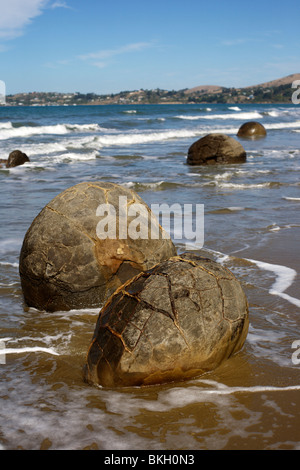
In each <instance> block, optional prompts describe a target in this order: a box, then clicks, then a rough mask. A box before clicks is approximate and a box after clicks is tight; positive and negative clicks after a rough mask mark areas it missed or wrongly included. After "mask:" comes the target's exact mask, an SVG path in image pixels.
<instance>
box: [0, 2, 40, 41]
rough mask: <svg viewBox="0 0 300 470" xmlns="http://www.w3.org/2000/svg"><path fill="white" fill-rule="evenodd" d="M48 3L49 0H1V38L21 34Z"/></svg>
mask: <svg viewBox="0 0 300 470" xmlns="http://www.w3.org/2000/svg"><path fill="white" fill-rule="evenodd" d="M47 3H48V0H0V38H3V39H13V38H15V37H17V36H20V35H21V34H22V33H23V29H24V27H25V26H27V25H28V24H29V23H30V22H31V21H32V19H33V18H35V17H36V16H38V15H40V14H41V13H42V11H43V8H44V7H45V6H46V5H47Z"/></svg>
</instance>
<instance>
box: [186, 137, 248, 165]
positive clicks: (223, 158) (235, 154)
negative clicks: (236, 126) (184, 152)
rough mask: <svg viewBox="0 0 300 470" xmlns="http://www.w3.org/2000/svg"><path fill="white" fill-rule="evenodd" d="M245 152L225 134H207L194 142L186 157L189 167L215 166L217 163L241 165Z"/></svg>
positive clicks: (244, 159)
mask: <svg viewBox="0 0 300 470" xmlns="http://www.w3.org/2000/svg"><path fill="white" fill-rule="evenodd" d="M245 161H246V152H245V150H244V148H243V146H242V145H241V144H240V143H239V142H237V141H236V140H235V139H233V138H232V137H229V136H228V135H225V134H208V135H206V136H205V137H202V138H201V139H199V140H197V141H196V142H194V143H193V144H192V145H191V146H190V148H189V150H188V156H187V163H188V164H189V165H215V164H219V163H221V164H222V163H243V162H245Z"/></svg>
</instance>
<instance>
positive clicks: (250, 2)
mask: <svg viewBox="0 0 300 470" xmlns="http://www.w3.org/2000/svg"><path fill="white" fill-rule="evenodd" d="M299 16H300V2H299V0H285V1H284V2H283V1H282V0H280V1H279V0H272V1H270V0H260V1H258V0H247V1H244V0H238V1H237V0H226V1H225V0H216V1H213V0H210V1H209V0H206V1H202V0H159V1H158V0H151V1H148V0H110V1H108V0H0V80H3V81H4V82H5V84H6V92H7V94H13V93H18V92H29V91H58V92H74V91H80V92H82V93H88V92H95V93H116V92H118V91H122V90H135V89H139V88H144V89H151V88H163V89H167V90H173V89H175V90H178V89H181V88H191V87H194V86H198V85H207V84H215V85H223V86H228V87H230V86H235V87H239V86H247V85H253V84H256V83H261V82H264V81H269V80H272V79H275V78H279V77H282V76H285V75H289V74H292V73H299V72H300V40H299Z"/></svg>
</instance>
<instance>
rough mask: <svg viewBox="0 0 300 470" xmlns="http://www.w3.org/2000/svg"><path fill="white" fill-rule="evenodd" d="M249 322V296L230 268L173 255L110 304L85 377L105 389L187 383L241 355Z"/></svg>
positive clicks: (125, 287) (96, 333)
mask: <svg viewBox="0 0 300 470" xmlns="http://www.w3.org/2000/svg"><path fill="white" fill-rule="evenodd" d="M248 324H249V320H248V303H247V299H246V296H245V294H244V291H243V289H242V287H241V284H240V282H239V281H238V280H237V279H236V278H235V277H234V275H233V274H232V273H231V272H230V271H229V270H228V269H226V268H224V267H223V266H221V265H220V264H218V263H216V262H214V261H212V260H210V259H207V258H201V257H199V256H196V255H192V254H183V255H181V256H176V257H173V258H171V259H169V260H167V261H164V262H161V263H159V264H158V265H156V266H154V267H153V268H152V269H150V270H148V271H147V272H145V273H141V274H139V275H137V276H136V277H135V278H133V279H131V280H130V281H128V282H127V283H125V284H124V285H123V286H121V287H120V288H119V289H118V290H117V291H116V292H115V293H114V294H113V295H112V296H111V297H110V299H109V300H108V301H107V303H106V304H105V306H104V307H103V309H102V310H101V312H100V314H99V317H98V321H97V324H96V328H95V331H94V336H93V339H92V342H91V345H90V348H89V351H88V356H87V362H86V364H85V367H84V379H85V381H87V382H88V383H91V384H100V385H102V386H109V387H110V386H128V385H129V386H131V385H147V384H155V383H163V382H166V381H173V380H182V379H184V378H191V377H193V376H196V375H199V374H201V373H204V372H206V371H209V370H212V369H214V368H216V367H217V366H219V365H220V364H221V362H222V361H224V360H225V359H227V358H228V357H229V356H231V355H232V354H233V353H235V352H237V351H239V350H240V349H241V347H242V346H243V344H244V341H245V339H246V336H247V331H248Z"/></svg>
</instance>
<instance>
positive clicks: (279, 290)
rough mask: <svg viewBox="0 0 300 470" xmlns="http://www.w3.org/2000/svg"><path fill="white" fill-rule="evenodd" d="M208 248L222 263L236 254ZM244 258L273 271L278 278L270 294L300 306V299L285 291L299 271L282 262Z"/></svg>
mask: <svg viewBox="0 0 300 470" xmlns="http://www.w3.org/2000/svg"><path fill="white" fill-rule="evenodd" d="M206 250H207V251H208V252H211V253H212V254H213V255H214V256H216V261H217V262H218V263H220V264H224V263H225V262H227V261H228V260H229V259H230V258H231V259H234V258H235V256H233V255H230V254H229V255H226V254H224V253H221V252H219V251H215V250H211V249H206ZM237 259H238V258H237ZM242 259H243V260H244V261H246V262H249V263H251V264H254V265H256V266H257V267H258V268H259V269H262V270H264V271H271V272H272V273H273V274H274V275H275V277H276V279H275V282H274V283H273V284H272V286H271V287H270V289H269V294H271V295H276V296H278V297H281V298H283V299H284V300H287V301H288V302H290V303H291V304H293V305H296V306H297V307H300V299H296V298H295V297H291V296H290V295H288V294H286V293H285V291H286V290H287V289H288V288H289V287H290V286H291V285H292V284H293V283H294V280H295V278H296V277H297V271H295V270H294V269H292V268H289V267H288V266H282V265H280V264H271V263H266V262H265V261H257V260H255V259H248V258H242Z"/></svg>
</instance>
